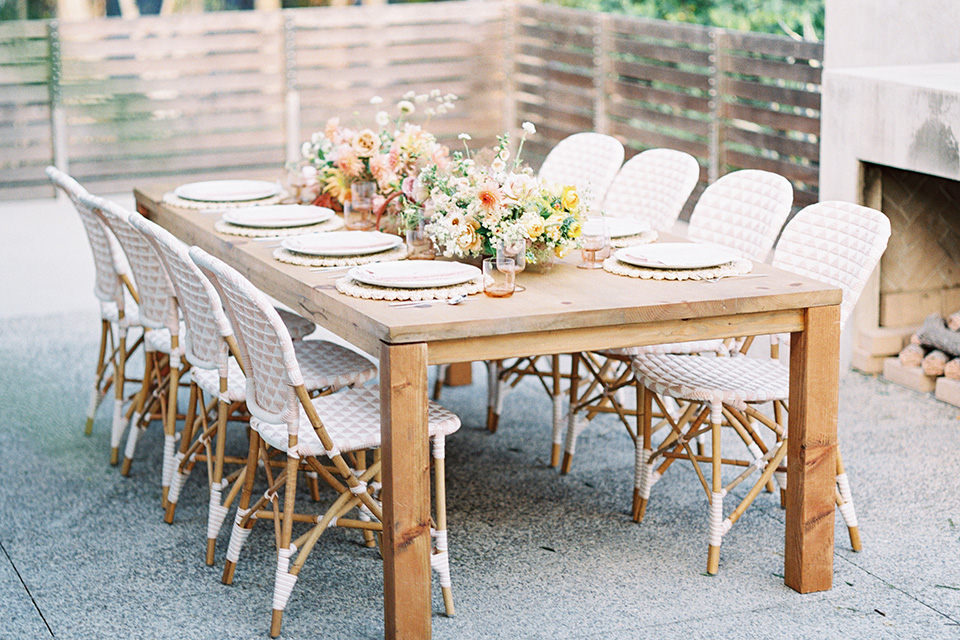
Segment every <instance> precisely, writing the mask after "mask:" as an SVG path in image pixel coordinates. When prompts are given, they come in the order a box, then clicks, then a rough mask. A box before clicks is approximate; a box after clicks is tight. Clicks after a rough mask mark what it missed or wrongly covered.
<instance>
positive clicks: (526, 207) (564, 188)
mask: <svg viewBox="0 0 960 640" xmlns="http://www.w3.org/2000/svg"><path fill="white" fill-rule="evenodd" d="M535 132H536V129H535V128H534V126H533V124H531V123H529V122H525V123H523V136H522V137H521V139H520V143H519V147H518V149H517V154H516V156H515V158H514V160H513V162H509V163H508V161H509V159H510V151H509V148H508V138H507V136H506V135H504V136H500V137H498V145H497V147H496V148H495V149H493V150H492V154H490V155H492V158H490V159H489V160H485V159H484V158H483V157H482V154H477V155H476V156H475V155H474V154H472V153H471V151H470V149H469V147H468V146H467V141H468V140H469V139H470V136H468V135H466V134H461V135H460V139H461V140H463V141H464V147H465V151H463V152H456V153H454V154H453V160H452V162H451V163H449V166H443V165H442V164H439V163H433V164H429V165H427V166H426V167H424V168H423V169H422V170H421V171H420V173H419V174H418V175H416V176H413V175H410V176H408V177H407V178H406V179H405V180H404V182H403V185H402V189H403V200H404V215H405V217H406V218H407V219H408V224H410V222H409V221H410V220H417V219H421V218H422V219H423V220H424V221H425V222H426V225H425V228H426V231H427V232H428V233H429V234H430V236H431V237H432V238H433V241H434V244H435V245H436V246H437V248H438V249H439V250H440V251H441V252H442V253H443V255H444V256H447V257H460V258H464V257H479V256H484V255H494V254H496V253H497V249H498V247H510V246H514V247H515V246H517V245H520V246H521V247H523V246H525V248H526V256H525V257H526V261H527V262H530V263H532V264H536V263H543V262H548V261H551V260H552V259H553V257H559V258H563V257H564V256H566V255H567V253H569V252H570V251H571V250H573V249H575V248H576V247H577V246H578V243H579V237H580V231H581V224H582V223H583V220H584V219H585V217H586V210H585V208H586V207H585V205H584V204H583V203H582V202H581V200H580V197H579V195H578V194H577V190H576V188H575V187H573V186H571V185H554V184H546V183H544V182H542V181H540V180H538V179H537V178H536V177H535V176H533V174H532V172H531V170H530V169H529V168H525V167H522V165H521V162H520V152H521V151H522V149H523V142H524V140H526V136H527V135H528V134H533V133H535Z"/></svg>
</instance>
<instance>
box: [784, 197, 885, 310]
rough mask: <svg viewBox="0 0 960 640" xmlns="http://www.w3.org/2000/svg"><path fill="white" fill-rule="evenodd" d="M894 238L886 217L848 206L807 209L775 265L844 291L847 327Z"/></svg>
mask: <svg viewBox="0 0 960 640" xmlns="http://www.w3.org/2000/svg"><path fill="white" fill-rule="evenodd" d="M889 238H890V221H889V220H888V219H887V216H885V215H884V214H882V213H881V212H879V211H877V210H876V209H870V208H868V207H862V206H860V205H856V204H851V203H849V202H818V203H817V204H812V205H810V206H808V207H805V208H804V209H803V210H802V211H800V213H798V214H797V215H796V216H795V217H794V218H793V219H792V220H791V221H790V222H789V223H788V224H787V226H786V227H785V228H784V230H783V235H782V236H781V237H780V242H778V243H777V250H776V252H775V253H774V257H773V266H775V267H778V268H780V269H785V270H787V271H792V272H793V273H796V274H799V275H802V276H807V277H809V278H813V279H814V280H819V281H820V282H823V283H826V284H831V285H834V286H837V287H839V288H841V289H842V290H843V302H842V303H841V305H840V324H841V326H843V324H844V323H845V322H846V320H847V319H848V318H849V317H850V314H851V313H852V312H853V307H854V306H855V305H856V304H857V299H858V298H859V297H860V293H861V292H862V291H863V287H864V285H865V284H866V282H867V280H868V279H869V278H870V274H871V273H873V270H874V268H876V266H877V264H878V263H879V262H880V256H881V255H883V251H884V249H886V248H887V240H888V239H889Z"/></svg>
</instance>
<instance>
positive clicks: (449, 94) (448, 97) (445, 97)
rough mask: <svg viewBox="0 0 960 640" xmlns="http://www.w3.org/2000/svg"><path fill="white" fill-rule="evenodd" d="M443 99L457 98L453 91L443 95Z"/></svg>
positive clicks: (451, 99)
mask: <svg viewBox="0 0 960 640" xmlns="http://www.w3.org/2000/svg"><path fill="white" fill-rule="evenodd" d="M443 99H444V101H445V102H453V101H454V100H456V99H457V96H456V94H454V93H448V94H447V95H445V96H443Z"/></svg>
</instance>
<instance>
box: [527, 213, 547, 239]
mask: <svg viewBox="0 0 960 640" xmlns="http://www.w3.org/2000/svg"><path fill="white" fill-rule="evenodd" d="M526 230H527V237H528V238H530V239H531V240H535V239H537V238H538V237H540V234H541V233H543V219H542V218H540V217H539V216H537V217H536V218H531V220H530V221H529V222H528V223H527V225H526Z"/></svg>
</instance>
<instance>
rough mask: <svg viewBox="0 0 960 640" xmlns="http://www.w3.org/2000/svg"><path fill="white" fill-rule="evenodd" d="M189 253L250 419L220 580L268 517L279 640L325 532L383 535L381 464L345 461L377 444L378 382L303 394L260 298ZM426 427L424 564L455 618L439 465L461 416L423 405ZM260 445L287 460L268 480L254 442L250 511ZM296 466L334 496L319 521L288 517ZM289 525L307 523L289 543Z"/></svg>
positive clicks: (274, 318) (273, 316) (280, 330)
mask: <svg viewBox="0 0 960 640" xmlns="http://www.w3.org/2000/svg"><path fill="white" fill-rule="evenodd" d="M190 257H191V258H192V259H193V260H194V262H196V264H197V265H198V266H199V267H200V268H201V269H202V270H203V271H204V273H206V274H207V276H208V277H210V279H211V281H212V282H213V284H214V286H215V287H216V288H217V290H218V292H219V293H220V299H221V301H222V303H223V307H224V309H225V310H226V312H227V315H228V317H229V318H230V321H231V324H232V325H233V328H234V330H235V332H236V336H237V342H238V344H239V347H240V354H241V358H242V360H243V362H244V363H245V367H246V373H247V408H248V410H249V411H250V413H251V415H252V418H251V420H250V426H251V428H252V433H251V445H250V450H251V454H253V455H251V456H250V457H249V458H248V467H247V473H246V476H245V478H244V485H243V493H242V495H241V502H240V505H239V508H238V511H237V517H236V522H235V524H234V527H233V532H232V535H231V538H230V548H229V551H228V553H227V563H226V565H225V567H224V576H223V581H224V583H228V584H229V583H230V582H232V580H233V571H234V567H235V564H236V562H237V560H238V559H239V554H240V550H241V547H242V545H243V542H244V540H245V539H246V537H247V535H248V534H249V533H250V530H251V528H252V527H253V525H254V523H255V522H256V521H257V520H258V519H264V518H266V519H272V520H273V521H274V524H275V533H276V538H277V540H276V542H277V568H276V581H275V585H274V593H273V619H272V622H271V628H270V635H271V636H273V637H276V636H277V635H279V633H280V624H281V621H282V617H283V611H284V609H285V607H286V605H287V601H288V599H289V597H290V594H291V592H292V591H293V587H294V585H295V584H296V582H297V577H298V576H299V574H300V571H301V569H302V568H303V565H304V563H305V562H306V560H307V557H308V556H309V554H310V552H311V551H312V550H313V548H314V546H315V545H316V543H317V541H318V539H319V538H320V536H321V534H322V533H323V532H324V530H326V529H327V528H328V527H331V526H341V527H349V528H358V529H366V530H374V531H382V524H381V519H382V512H381V509H380V503H379V501H378V500H377V499H376V493H377V488H378V482H377V480H378V478H379V474H380V462H379V460H375V461H374V462H373V464H372V465H371V466H370V467H368V468H366V469H363V470H360V469H354V468H351V467H350V466H349V465H348V463H347V459H346V458H345V454H347V453H349V452H353V451H359V450H363V449H369V448H378V447H379V446H380V390H379V387H375V386H374V387H361V388H355V389H344V390H343V391H340V392H338V393H334V394H331V395H327V396H320V397H317V398H310V397H309V395H308V394H307V390H306V388H305V387H304V382H303V375H302V373H301V368H300V365H299V363H298V362H297V356H296V353H295V351H294V348H293V344H292V342H291V340H290V337H289V335H288V333H287V330H286V328H285V327H284V326H283V323H282V322H281V321H280V318H279V316H278V315H277V313H276V311H275V310H274V309H273V307H272V306H271V305H270V303H269V301H268V299H267V297H266V295H264V294H263V293H262V292H261V291H260V290H258V289H257V288H256V287H254V286H253V285H252V284H250V282H249V281H247V280H246V279H245V278H244V277H243V276H241V275H240V274H239V273H237V272H236V271H235V270H234V269H233V268H231V267H229V266H228V265H226V264H224V263H223V262H221V261H220V260H218V259H216V258H214V257H213V256H210V255H209V254H207V253H205V252H203V251H202V250H201V249H199V248H198V247H192V248H191V249H190ZM428 423H429V426H428V429H429V434H430V438H431V441H432V443H433V447H432V451H433V464H434V472H435V495H436V504H435V509H436V527H435V529H433V530H432V534H433V540H434V552H433V554H432V556H431V566H432V567H433V568H434V569H435V570H436V571H437V572H438V574H439V575H440V585H441V589H442V591H443V599H444V606H445V608H446V612H447V614H448V615H452V614H453V597H452V591H451V583H450V567H449V561H448V555H447V531H446V505H445V501H446V498H445V489H444V486H445V485H444V482H445V481H444V464H443V459H444V441H445V437H446V436H448V435H450V434H451V433H453V432H455V431H456V430H457V429H459V428H460V420H459V418H457V416H455V415H454V414H452V413H450V412H449V411H446V410H445V409H443V408H441V407H440V406H439V405H437V404H434V403H430V404H429V409H428ZM261 439H262V441H263V443H265V444H266V445H269V446H270V447H272V448H273V449H276V450H279V451H282V452H284V453H285V454H286V456H287V461H286V465H285V469H284V470H283V471H282V472H281V473H279V474H278V475H277V476H276V477H274V476H273V474H272V473H271V467H270V465H269V464H268V463H267V460H266V449H265V447H263V446H262V445H261V446H259V451H260V459H261V460H263V461H264V463H265V464H264V472H265V473H266V475H267V481H268V483H269V488H268V489H267V491H266V493H265V494H264V495H263V496H262V497H260V498H259V499H258V500H257V501H256V502H255V503H254V504H253V505H250V504H249V501H250V499H251V491H252V483H253V477H254V474H255V470H256V465H257V456H256V452H257V449H256V448H255V445H257V444H258V441H259V440H261ZM319 459H328V460H329V461H330V462H331V463H332V464H333V470H332V471H331V470H329V469H328V467H326V466H324V465H323V464H321V462H320V460H319ZM301 463H306V464H307V465H308V466H309V467H310V468H311V469H312V470H313V471H315V472H317V473H319V474H320V476H321V477H322V478H323V479H324V480H325V481H326V482H327V484H329V485H330V486H331V487H332V488H333V489H335V490H336V492H337V493H338V497H337V498H336V500H335V501H334V502H333V504H332V505H331V506H330V507H329V508H328V509H327V510H326V511H325V512H323V513H322V514H320V515H310V516H306V515H305V514H301V513H295V503H294V498H295V495H296V490H297V476H298V472H299V469H300V465H301ZM281 497H282V499H283V505H282V509H281V507H280V504H279V501H280V498H281ZM354 508H362V509H363V511H362V512H361V513H363V512H364V511H365V512H366V513H367V514H368V515H369V516H372V517H373V521H367V520H364V519H363V518H356V519H355V518H350V517H348V516H349V513H350V512H351V511H352V510H353V509H354ZM294 521H297V522H305V523H313V524H312V525H311V526H310V527H309V528H308V530H307V531H306V532H305V533H304V534H303V535H301V536H299V537H298V538H296V540H294V538H293V525H294Z"/></svg>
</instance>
